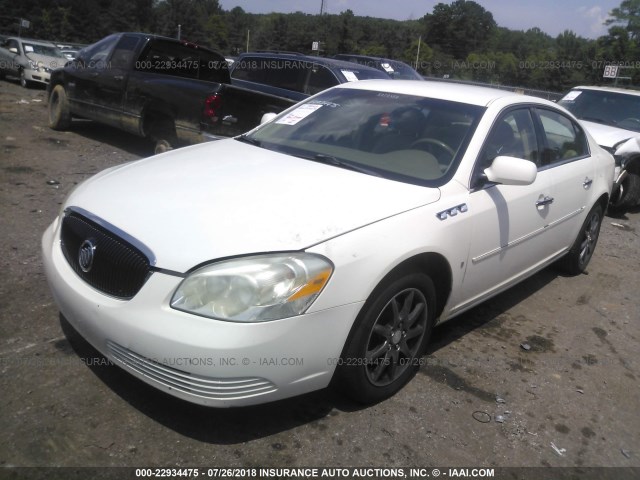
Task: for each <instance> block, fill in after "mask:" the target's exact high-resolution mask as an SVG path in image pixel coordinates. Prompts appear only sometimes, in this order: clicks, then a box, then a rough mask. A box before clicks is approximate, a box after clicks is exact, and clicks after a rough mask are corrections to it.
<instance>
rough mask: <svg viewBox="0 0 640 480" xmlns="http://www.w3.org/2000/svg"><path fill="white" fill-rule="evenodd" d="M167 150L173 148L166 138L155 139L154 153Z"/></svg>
mask: <svg viewBox="0 0 640 480" xmlns="http://www.w3.org/2000/svg"><path fill="white" fill-rule="evenodd" d="M169 150H173V147H172V146H171V144H170V143H169V142H168V141H167V140H158V141H156V147H155V149H154V152H153V153H155V154H156V155H158V154H160V153H164V152H168V151H169Z"/></svg>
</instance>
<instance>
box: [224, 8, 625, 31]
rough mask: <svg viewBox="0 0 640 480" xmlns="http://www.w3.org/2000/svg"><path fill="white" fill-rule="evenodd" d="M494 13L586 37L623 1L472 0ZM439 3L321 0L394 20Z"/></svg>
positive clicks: (520, 26)
mask: <svg viewBox="0 0 640 480" xmlns="http://www.w3.org/2000/svg"><path fill="white" fill-rule="evenodd" d="M474 1H475V2H476V3H478V4H480V5H482V7H484V9H485V10H488V11H489V12H491V13H492V14H493V18H494V20H495V21H496V23H497V24H498V25H499V26H500V27H507V28H510V29H511V30H528V29H529V28H533V27H538V28H540V29H541V30H542V31H543V32H545V33H548V34H549V35H551V36H553V37H555V36H557V35H559V34H560V33H562V32H564V31H565V30H572V31H573V32H574V33H576V34H577V35H579V36H581V37H585V38H597V37H599V36H601V35H605V34H606V33H607V30H608V28H609V27H607V26H605V25H603V22H604V21H605V20H606V19H607V17H608V14H609V12H610V11H611V10H612V9H614V8H616V7H619V6H620V3H622V0H533V1H531V0H529V1H526V0H474ZM438 3H447V4H450V3H452V0H324V4H325V12H327V13H331V14H339V13H340V12H343V11H345V10H348V9H351V10H352V11H353V13H354V14H355V15H358V16H370V17H380V18H391V19H395V20H417V19H419V18H421V17H423V16H424V15H426V14H427V13H431V12H432V11H433V7H434V5H436V4H438ZM321 4H322V0H220V5H222V7H223V8H224V9H225V10H231V9H232V8H234V7H242V8H243V10H245V11H246V12H249V13H270V12H279V13H291V12H297V11H301V12H305V13H316V14H317V13H320V7H321Z"/></svg>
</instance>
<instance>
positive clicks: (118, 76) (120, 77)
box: [113, 75, 124, 81]
mask: <svg viewBox="0 0 640 480" xmlns="http://www.w3.org/2000/svg"><path fill="white" fill-rule="evenodd" d="M113 79H114V80H118V81H120V80H124V75H116V76H114V77H113Z"/></svg>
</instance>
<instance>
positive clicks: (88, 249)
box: [78, 239, 96, 273]
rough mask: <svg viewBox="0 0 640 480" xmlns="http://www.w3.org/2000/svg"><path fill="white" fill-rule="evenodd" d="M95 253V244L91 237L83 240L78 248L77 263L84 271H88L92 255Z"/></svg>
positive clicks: (91, 262)
mask: <svg viewBox="0 0 640 480" xmlns="http://www.w3.org/2000/svg"><path fill="white" fill-rule="evenodd" d="M95 253H96V245H95V244H94V243H93V241H92V240H91V239H89V240H85V241H84V242H82V245H80V249H79V250H78V264H79V265H80V269H81V270H82V271H83V272H84V273H89V271H90V270H91V267H92V266H93V256H94V255H95Z"/></svg>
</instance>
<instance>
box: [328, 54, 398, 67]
mask: <svg viewBox="0 0 640 480" xmlns="http://www.w3.org/2000/svg"><path fill="white" fill-rule="evenodd" d="M335 57H336V58H337V57H343V58H339V59H340V60H344V59H346V58H357V59H360V60H374V61H378V62H393V63H404V64H405V65H406V63H405V62H403V61H402V60H394V59H393V58H386V57H374V56H372V55H360V54H355V53H354V54H351V53H339V54H337V55H335Z"/></svg>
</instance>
